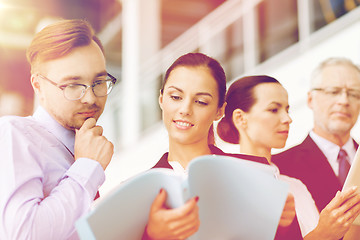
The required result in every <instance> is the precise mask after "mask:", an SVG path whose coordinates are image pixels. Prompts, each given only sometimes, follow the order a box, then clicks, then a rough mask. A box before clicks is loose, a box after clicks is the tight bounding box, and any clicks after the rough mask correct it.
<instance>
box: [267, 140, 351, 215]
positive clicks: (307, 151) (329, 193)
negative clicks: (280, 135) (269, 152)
mask: <svg viewBox="0 0 360 240" xmlns="http://www.w3.org/2000/svg"><path fill="white" fill-rule="evenodd" d="M354 145H355V148H357V147H358V144H357V143H356V142H355V141H354ZM271 160H272V162H273V163H275V164H276V165H277V166H278V168H279V169H280V173H281V174H284V175H287V176H290V177H293V178H297V179H300V180H301V181H302V182H303V183H304V184H305V185H306V187H307V188H308V190H309V192H310V193H311V195H312V197H313V199H314V201H315V204H316V206H317V208H318V209H319V211H321V210H322V209H324V207H325V206H326V205H327V204H328V203H329V202H330V201H331V200H332V199H333V198H334V197H335V194H336V192H337V191H338V190H341V189H342V186H341V184H340V182H339V179H338V178H337V176H336V175H335V173H334V171H333V169H332V168H331V166H330V164H329V162H328V160H327V158H326V157H325V155H324V154H323V153H322V151H321V150H320V148H319V147H318V146H317V145H316V143H315V142H314V141H313V140H312V139H311V137H310V136H309V135H308V136H307V137H306V139H305V140H304V141H303V142H302V143H301V144H299V145H297V146H295V147H292V148H290V149H288V150H286V151H284V152H282V153H279V154H276V155H274V156H272V158H271Z"/></svg>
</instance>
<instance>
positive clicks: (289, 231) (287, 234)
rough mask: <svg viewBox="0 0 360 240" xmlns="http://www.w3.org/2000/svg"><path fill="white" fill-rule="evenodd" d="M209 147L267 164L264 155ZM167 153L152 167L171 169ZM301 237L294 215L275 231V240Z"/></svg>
mask: <svg viewBox="0 0 360 240" xmlns="http://www.w3.org/2000/svg"><path fill="white" fill-rule="evenodd" d="M209 148H210V150H211V153H212V154H216V155H221V156H230V157H235V158H240V159H246V160H249V161H253V162H258V163H263V164H269V163H268V161H267V159H266V158H264V157H257V156H251V155H246V154H234V153H224V152H223V151H222V150H220V149H219V148H217V147H216V146H214V145H209ZM168 154H169V153H165V154H164V155H163V156H162V157H161V159H160V160H159V162H157V163H156V165H155V166H154V167H153V168H170V169H172V167H171V165H170V164H169V162H168ZM301 239H303V238H302V236H301V231H300V227H299V223H298V220H297V217H296V216H295V219H294V221H293V222H292V223H291V225H290V226H289V227H287V228H284V229H281V230H278V231H277V232H276V236H275V240H301ZM143 240H148V238H144V237H143Z"/></svg>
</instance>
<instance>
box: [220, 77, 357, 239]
mask: <svg viewBox="0 0 360 240" xmlns="http://www.w3.org/2000/svg"><path fill="white" fill-rule="evenodd" d="M226 103H227V105H226V108H225V116H224V118H222V120H221V121H220V122H219V124H218V126H217V132H218V135H219V136H220V138H221V139H223V140H224V141H226V142H229V143H233V144H240V153H242V154H248V155H252V156H258V157H265V158H266V159H267V161H268V163H269V164H270V165H273V166H274V167H276V166H275V165H274V164H273V163H272V162H271V149H272V148H282V147H284V146H285V143H286V140H287V137H288V133H289V126H290V123H291V122H292V120H291V118H290V116H289V113H288V112H289V104H288V94H287V92H286V90H285V89H284V87H283V86H282V85H281V84H280V83H279V82H278V81H277V80H276V79H274V78H272V77H269V76H249V77H244V78H241V79H239V80H237V81H235V82H234V83H233V84H232V85H231V86H230V88H229V90H228V92H227V95H226ZM278 178H279V179H282V180H284V181H286V182H288V183H289V184H290V193H292V194H293V195H294V198H295V209H296V216H297V220H298V222H299V225H300V229H301V233H302V235H303V237H304V239H307V240H310V239H317V240H319V239H334V240H335V239H340V238H342V237H343V236H344V234H345V233H346V232H347V231H348V230H349V228H350V226H351V224H352V222H353V221H354V219H355V218H356V217H357V216H358V215H359V213H360V204H359V203H360V194H357V193H356V190H357V188H353V189H349V190H347V191H344V192H338V193H337V195H336V196H335V197H334V199H333V200H332V201H331V202H330V203H329V204H328V205H327V207H326V208H325V209H324V210H323V211H322V212H321V213H320V215H319V213H318V211H317V208H316V206H315V203H314V200H313V199H312V197H311V194H310V193H309V192H308V190H307V188H306V186H305V185H304V184H303V183H302V182H301V181H300V180H298V179H294V178H291V177H287V176H284V175H280V173H279V174H278Z"/></svg>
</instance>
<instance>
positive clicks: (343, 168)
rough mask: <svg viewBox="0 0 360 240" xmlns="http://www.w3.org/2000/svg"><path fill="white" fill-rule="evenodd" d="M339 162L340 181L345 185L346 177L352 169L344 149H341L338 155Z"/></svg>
mask: <svg viewBox="0 0 360 240" xmlns="http://www.w3.org/2000/svg"><path fill="white" fill-rule="evenodd" d="M338 161H339V181H340V183H341V185H344V182H345V179H346V176H347V174H348V172H349V169H350V163H349V157H348V155H347V153H346V151H345V150H344V149H340V151H339V155H338Z"/></svg>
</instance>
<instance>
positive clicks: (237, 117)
mask: <svg viewBox="0 0 360 240" xmlns="http://www.w3.org/2000/svg"><path fill="white" fill-rule="evenodd" d="M232 120H233V123H234V125H235V127H236V128H239V127H240V128H246V127H247V119H246V113H245V112H244V111H243V110H241V109H239V108H237V109H235V110H234V111H233V114H232Z"/></svg>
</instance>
